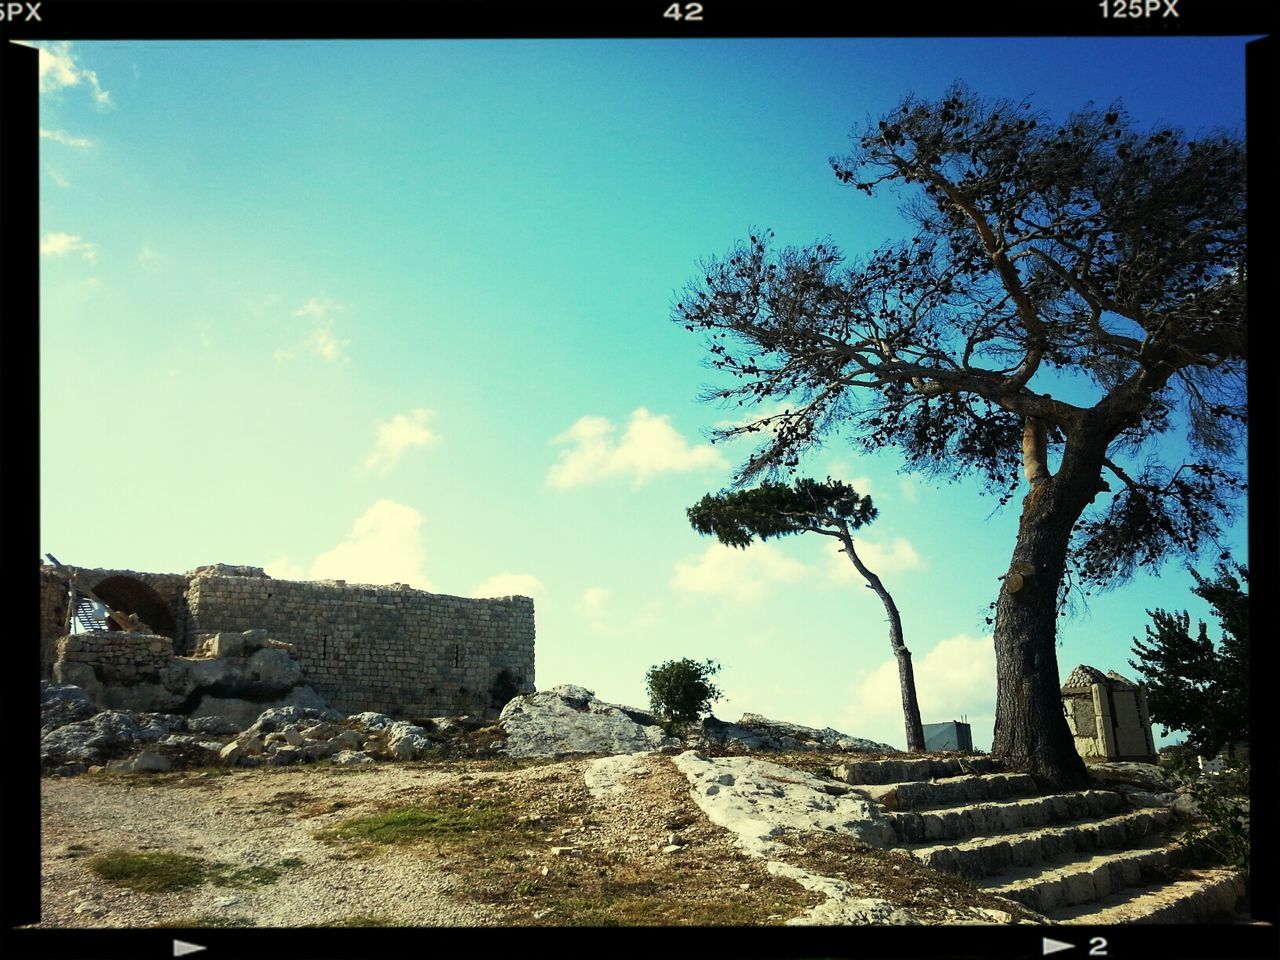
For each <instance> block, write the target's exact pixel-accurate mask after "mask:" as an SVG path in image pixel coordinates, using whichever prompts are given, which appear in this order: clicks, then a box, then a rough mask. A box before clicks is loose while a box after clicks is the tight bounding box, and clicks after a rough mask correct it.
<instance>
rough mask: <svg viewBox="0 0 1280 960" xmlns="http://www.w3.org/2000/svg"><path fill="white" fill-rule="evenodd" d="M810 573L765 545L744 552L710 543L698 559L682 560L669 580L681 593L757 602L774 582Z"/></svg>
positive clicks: (756, 545) (800, 564)
mask: <svg viewBox="0 0 1280 960" xmlns="http://www.w3.org/2000/svg"><path fill="white" fill-rule="evenodd" d="M809 572H810V570H809V568H808V567H807V566H806V565H805V564H803V563H801V562H800V561H798V560H794V559H792V558H791V557H788V556H786V555H785V554H784V553H782V552H781V551H780V550H778V548H776V547H774V546H773V545H771V544H767V543H758V544H753V545H752V546H750V547H748V548H747V549H745V550H739V549H736V548H734V547H726V546H724V545H723V544H720V543H713V544H711V545H710V546H709V547H707V549H706V550H705V551H703V553H702V555H701V556H700V557H697V558H696V559H693V560H681V561H680V562H678V563H677V564H676V570H675V574H674V575H673V576H672V577H671V581H670V583H671V588H672V589H673V590H676V591H678V592H680V593H710V594H721V595H723V596H727V597H730V598H732V599H734V600H739V601H745V602H750V601H754V600H757V599H759V598H760V597H761V596H763V595H764V594H765V593H767V592H768V590H769V588H770V587H771V586H772V585H773V584H775V583H786V582H792V581H795V580H799V579H801V578H802V577H804V576H805V575H806V574H808V573H809Z"/></svg>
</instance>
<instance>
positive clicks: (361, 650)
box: [41, 564, 535, 717]
mask: <svg viewBox="0 0 1280 960" xmlns="http://www.w3.org/2000/svg"><path fill="white" fill-rule="evenodd" d="M76 573H77V582H78V583H79V584H80V585H81V586H83V587H87V588H89V589H91V590H94V591H95V592H97V593H99V594H100V595H101V596H102V597H103V599H104V600H106V601H107V602H108V603H110V604H111V605H112V606H113V607H114V608H115V609H117V610H119V611H121V612H125V613H137V614H138V615H139V617H140V618H141V619H143V620H144V621H146V622H147V623H148V625H150V626H151V627H152V629H153V631H154V632H155V633H156V634H158V635H164V636H168V637H170V638H171V639H172V641H173V643H172V650H164V651H154V654H153V651H152V650H151V646H153V645H154V640H155V638H154V637H150V638H148V641H147V644H146V645H147V650H146V651H143V650H141V649H139V650H137V651H134V650H132V649H128V650H126V649H124V648H123V647H121V648H120V649H117V647H119V646H120V644H119V641H118V640H114V641H112V643H111V644H109V645H108V646H109V647H110V649H104V650H101V651H99V650H97V648H96V647H94V646H93V644H94V642H95V641H93V640H89V639H80V637H79V635H78V636H77V638H76V639H75V640H74V641H72V642H71V643H70V644H69V645H68V644H67V643H63V644H61V646H59V645H58V638H59V637H60V636H62V635H64V634H67V633H68V632H69V617H68V605H67V593H68V590H67V583H66V580H65V579H64V578H63V577H62V576H61V575H60V574H58V572H57V571H56V570H54V569H52V568H50V567H42V569H41V582H42V593H41V611H42V618H41V632H42V636H41V644H42V650H43V651H44V653H45V654H46V655H45V656H43V658H42V659H43V660H44V661H48V662H46V663H44V666H45V668H46V669H45V672H46V673H47V674H49V675H50V676H51V675H52V670H51V668H52V658H53V657H54V656H56V655H58V654H59V653H61V654H62V655H64V656H65V655H66V654H67V653H70V655H71V656H73V657H75V658H76V659H77V661H80V662H92V663H93V664H94V665H95V666H96V667H97V669H98V670H99V671H110V672H111V673H112V674H113V675H115V674H116V673H121V674H122V676H123V675H127V674H128V673H130V672H131V671H133V672H137V671H139V670H141V671H143V672H147V671H148V670H149V664H148V663H147V659H148V658H149V657H152V656H153V655H154V656H157V657H159V656H172V655H173V654H175V653H176V654H178V655H179V656H190V655H191V654H192V653H194V652H195V650H196V648H197V646H198V645H199V644H200V643H202V642H203V641H205V640H207V639H208V638H209V637H211V636H212V635H213V634H216V633H238V632H242V631H245V630H266V631H267V632H268V634H269V635H270V636H271V637H272V638H273V639H275V640H278V641H283V642H285V643H289V644H292V645H293V646H294V649H295V651H296V656H297V659H298V662H299V663H300V664H301V666H302V669H303V674H304V676H305V678H306V681H307V682H308V683H309V684H310V685H311V686H312V687H313V688H314V689H315V691H316V692H317V693H319V694H320V696H321V697H323V698H324V699H325V700H326V701H327V702H328V703H329V704H330V705H332V706H333V707H335V708H337V709H338V710H341V711H343V712H345V713H357V712H360V711H366V710H373V711H378V712H381V713H386V714H388V715H390V716H404V717H431V716H444V715H458V714H472V715H478V716H486V715H487V716H495V715H496V713H497V710H498V709H500V708H501V706H502V705H503V703H505V702H506V699H508V698H509V697H510V696H513V695H515V694H521V693H531V692H533V690H534V689H535V686H534V619H533V601H532V600H531V599H530V598H528V597H500V598H493V599H468V598H464V597H451V596H445V595H442V594H434V593H427V592H426V591H423V590H415V589H412V588H410V587H408V586H405V585H404V584H392V585H390V586H374V585H369V584H347V583H345V582H343V581H339V580H325V581H317V582H302V581H293V580H277V579H275V578H273V577H270V576H268V575H267V574H266V573H265V572H264V571H263V570H261V569H260V568H257V567H243V566H228V565H225V564H214V565H212V566H206V567H200V568H198V569H196V570H194V571H192V572H190V573H188V574H185V575H177V574H146V573H135V572H133V571H128V570H77V571H76ZM179 588H181V589H179ZM86 636H92V635H86ZM104 636H106V635H104ZM110 636H113V637H117V638H118V637H119V636H120V635H118V634H112V635H110ZM125 646H128V644H127V642H126V644H125ZM139 657H141V658H142V659H141V660H139V659H138V658H139ZM139 675H140V676H141V675H142V674H141V673H140V674H139ZM497 700H501V702H497Z"/></svg>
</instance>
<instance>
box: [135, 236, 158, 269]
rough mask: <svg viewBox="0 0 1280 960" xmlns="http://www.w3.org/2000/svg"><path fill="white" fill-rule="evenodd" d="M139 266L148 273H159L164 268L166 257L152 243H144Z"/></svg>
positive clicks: (139, 255)
mask: <svg viewBox="0 0 1280 960" xmlns="http://www.w3.org/2000/svg"><path fill="white" fill-rule="evenodd" d="M138 266H140V267H141V268H142V269H143V270H146V271H147V272H148V273H159V272H160V270H161V268H162V267H163V266H164V257H163V256H161V255H160V254H159V253H158V252H157V251H156V249H155V248H154V247H152V246H151V244H150V243H147V242H144V243H143V244H142V249H141V250H139V251H138Z"/></svg>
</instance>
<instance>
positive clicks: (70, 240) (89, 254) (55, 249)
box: [40, 233, 98, 263]
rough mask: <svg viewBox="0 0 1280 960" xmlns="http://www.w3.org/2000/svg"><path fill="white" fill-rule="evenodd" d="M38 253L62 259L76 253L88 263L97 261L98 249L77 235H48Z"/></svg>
mask: <svg viewBox="0 0 1280 960" xmlns="http://www.w3.org/2000/svg"><path fill="white" fill-rule="evenodd" d="M40 253H41V254H42V255H43V256H46V257H62V256H65V255H66V254H68V253H78V254H80V255H81V256H82V257H84V258H85V259H86V260H88V261H89V262H90V263H94V262H96V261H97V259H98V247H97V245H96V244H92V243H89V241H87V240H83V239H81V238H80V235H79V234H78V233H48V234H45V238H44V240H43V241H41V243H40Z"/></svg>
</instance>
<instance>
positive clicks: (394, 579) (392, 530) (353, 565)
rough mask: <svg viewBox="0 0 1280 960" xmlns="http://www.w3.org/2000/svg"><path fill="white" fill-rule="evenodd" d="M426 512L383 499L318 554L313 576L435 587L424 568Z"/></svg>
mask: <svg viewBox="0 0 1280 960" xmlns="http://www.w3.org/2000/svg"><path fill="white" fill-rule="evenodd" d="M422 523H423V518H422V514H421V513H419V512H418V511H417V510H415V509H413V507H409V506H406V505H404V504H403V503H396V502H395V501H394V500H379V501H378V502H377V503H375V504H374V505H373V506H371V507H370V508H369V509H368V510H366V511H365V512H364V513H362V514H361V515H360V516H359V517H357V518H356V521H355V523H354V524H352V526H351V533H350V534H349V535H348V536H347V538H346V539H345V540H344V541H343V542H342V543H340V544H338V545H337V546H336V547H334V548H333V549H332V550H328V551H325V552H324V553H322V554H320V555H319V556H318V557H316V559H315V562H314V563H312V565H311V577H312V578H313V579H317V580H346V581H347V582H348V583H377V584H383V583H407V584H409V585H410V586H412V587H416V588H418V589H419V590H429V589H431V587H430V584H429V583H428V581H427V577H426V574H425V573H424V572H423V571H424V560H425V556H426V551H425V549H424V547H423V543H422V534H421V532H420V528H421V527H422Z"/></svg>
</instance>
